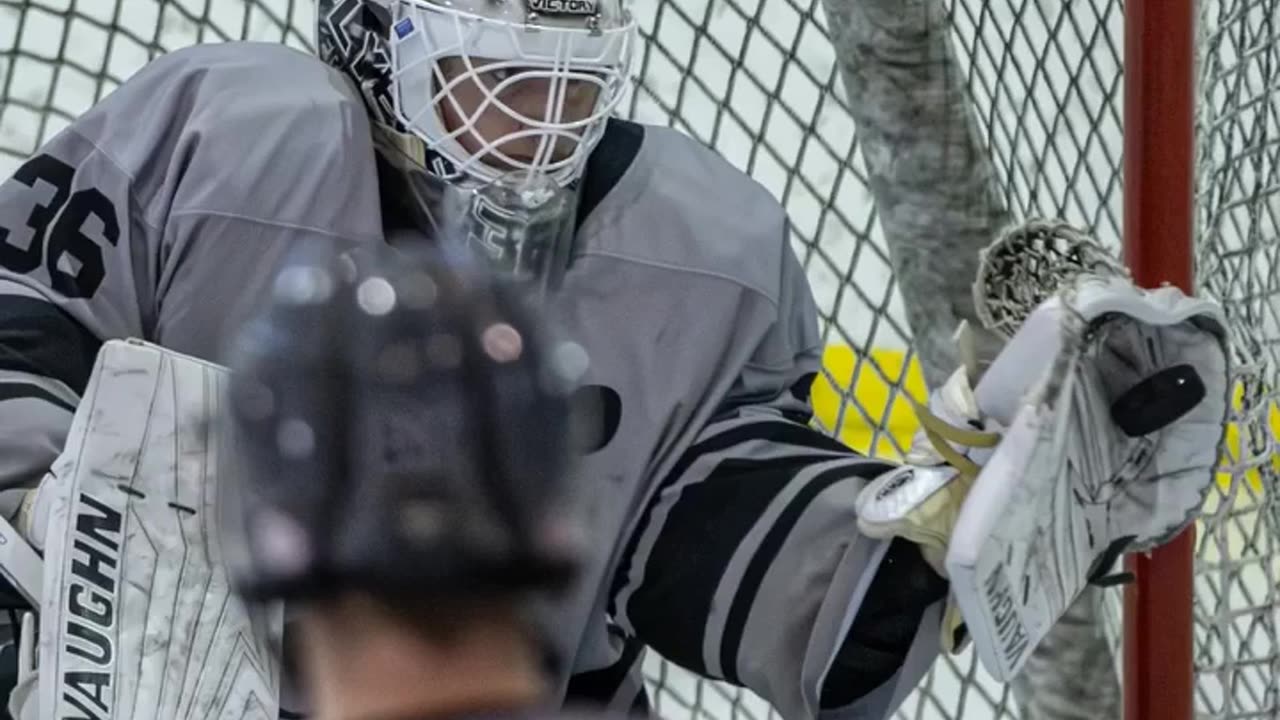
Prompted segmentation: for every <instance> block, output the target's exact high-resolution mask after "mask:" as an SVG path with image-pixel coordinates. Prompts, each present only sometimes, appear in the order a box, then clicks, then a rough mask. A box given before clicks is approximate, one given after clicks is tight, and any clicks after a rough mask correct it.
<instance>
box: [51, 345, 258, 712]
mask: <svg viewBox="0 0 1280 720" xmlns="http://www.w3.org/2000/svg"><path fill="white" fill-rule="evenodd" d="M226 374H227V373H226V371H225V370H224V369H223V368H220V367H218V366H216V365H212V364H209V363H205V362H202V361H199V360H196V359H194V358H190V357H186V356H183V355H179V354H177V353H173V352H169V351H167V350H164V349H162V348H159V347H156V346H153V345H148V344H145V343H141V342H138V341H127V342H125V341H112V342H108V343H106V344H105V345H103V347H102V350H101V351H100V353H99V355H98V359H97V363H96V365H95V366H94V369H93V374H92V376H91V377H90V381H89V384H88V387H87V388H86V390H85V394H84V398H83V400H82V401H81V403H80V406H79V408H78V409H77V411H76V415H75V418H74V420H73V422H72V427H71V431H70V433H69V436H68V440H67V446H66V449H65V450H64V452H63V453H62V455H61V456H60V457H59V459H58V461H57V462H56V463H55V465H54V468H53V471H52V472H51V474H50V476H49V477H48V478H46V481H45V482H46V483H47V486H46V487H43V488H42V490H41V492H42V493H51V502H50V503H49V507H50V510H49V525H48V527H47V530H46V553H45V560H46V566H45V575H44V602H43V609H44V612H43V613H42V614H41V618H40V645H39V655H40V665H39V692H38V701H39V705H40V714H39V716H40V717H88V718H96V719H98V720H107V719H108V718H181V717H193V718H194V717H198V718H226V719H228V720H230V719H232V718H234V719H235V720H241V719H242V718H243V719H247V720H253V719H256V718H261V719H262V720H275V718H276V715H277V703H278V700H277V692H278V687H279V666H278V661H277V659H276V657H275V653H273V652H271V651H270V648H269V644H270V637H271V636H270V634H269V633H270V631H271V629H272V628H274V630H275V632H276V633H277V636H278V632H279V626H280V623H281V618H280V617H279V615H278V613H273V615H272V617H270V618H261V617H256V616H255V615H252V614H251V613H250V611H249V609H248V608H246V606H245V605H243V604H242V602H241V601H240V600H239V599H238V598H237V597H236V596H235V595H234V594H233V593H232V592H231V590H230V587H229V584H228V579H227V575H226V573H225V571H224V570H223V568H222V562H221V558H220V556H219V552H218V548H217V541H216V539H217V533H216V531H215V527H214V521H215V515H216V512H215V496H214V493H215V490H216V487H215V480H216V478H217V475H218V470H219V467H218V457H219V453H220V448H219V435H220V433H219V432H218V424H217V423H211V422H209V418H211V417H212V415H213V413H214V412H215V411H216V409H217V404H218V403H219V401H220V398H221V396H222V388H223V386H224V383H225V380H226Z"/></svg>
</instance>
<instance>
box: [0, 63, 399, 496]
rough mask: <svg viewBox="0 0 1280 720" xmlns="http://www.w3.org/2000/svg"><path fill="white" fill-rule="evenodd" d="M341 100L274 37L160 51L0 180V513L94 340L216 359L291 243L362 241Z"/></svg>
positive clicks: (324, 70)
mask: <svg viewBox="0 0 1280 720" xmlns="http://www.w3.org/2000/svg"><path fill="white" fill-rule="evenodd" d="M377 198H378V186H377V177H376V170H375V166H374V157H373V149H372V140H371V138H370V133H369V128H368V124H367V120H366V118H365V112H364V109H363V105H362V103H361V101H360V99H359V97H358V95H357V94H356V93H355V92H354V91H353V90H352V89H351V88H349V87H348V86H347V85H346V84H345V83H344V81H342V80H341V79H340V76H338V75H337V74H336V73H335V72H333V71H332V70H330V69H329V68H328V67H326V66H325V65H324V64H323V63H321V62H320V61H318V60H317V59H315V58H313V57H310V56H307V55H304V54H302V53H298V52H296V51H293V50H290V49H287V48H284V47H281V46H277V45H274V44H254V43H228V44H219V45H207V46H197V47H194V48H189V49H186V50H181V51H178V52H174V53H171V54H169V55H165V56H163V57H161V58H159V59H157V60H155V61H153V62H152V63H150V64H149V65H147V66H146V67H145V68H143V69H142V70H141V71H139V73H138V74H136V75H135V76H133V77H132V78H130V79H129V81H127V82H126V83H125V84H124V85H122V86H121V87H120V88H118V89H117V90H116V91H115V92H113V93H112V94H110V95H108V96H107V97H106V98H104V99H103V100H102V101H101V102H99V103H98V104H97V105H95V106H94V107H93V108H91V109H90V110H89V111H88V112H86V113H85V114H84V115H83V116H81V117H80V118H78V119H77V120H76V121H75V122H73V123H72V124H71V125H70V126H69V127H67V128H66V129H65V130H64V131H63V132H61V133H59V134H58V135H57V136H55V137H54V138H52V139H51V140H50V141H49V142H48V143H46V144H45V145H44V146H43V147H41V148H40V149H39V150H38V151H37V153H36V154H35V155H33V156H32V157H31V158H29V159H28V160H27V161H26V162H24V163H23V164H22V165H21V166H20V167H19V168H18V170H17V171H16V172H15V173H14V174H13V176H12V177H10V178H8V179H7V180H5V181H4V182H3V184H0V511H5V512H8V511H11V510H12V509H13V507H14V494H13V493H5V492H3V491H4V490H9V489H13V488H22V487H29V486H32V485H34V484H35V483H36V482H38V481H39V479H40V477H42V476H43V474H44V472H45V471H46V470H47V469H48V468H49V466H50V464H51V463H52V461H53V459H54V458H55V457H56V456H57V454H58V453H59V452H60V451H61V448H62V444H63V441H64V439H65V435H66V432H67V429H68V427H69V425H70V421H71V417H72V414H73V412H74V409H75V406H76V403H77V402H78V398H79V394H80V393H81V392H82V391H83V389H84V386H85V383H86V382H87V379H88V377H89V373H90V371H91V369H92V367H93V362H94V359H95V357H96V354H97V351H98V348H99V347H100V345H101V344H102V343H103V342H104V341H106V340H109V339H114V338H126V337H140V338H144V339H147V340H150V341H153V342H157V343H159V344H162V345H165V346H166V347H169V348H171V349H174V350H177V351H180V352H184V353H188V354H192V355H196V356H199V357H203V358H206V359H211V360H215V361H217V360H219V359H220V358H219V349H220V347H221V343H222V338H223V336H224V334H225V332H226V331H227V330H228V329H229V327H230V325H231V324H232V323H234V322H235V321H236V319H237V318H238V317H239V315H240V313H241V312H243V311H244V310H245V309H247V308H248V307H250V306H252V304H253V302H254V299H255V298H256V297H258V296H260V295H261V293H264V292H267V291H269V289H270V278H271V277H272V276H273V271H274V269H275V267H276V266H277V265H278V264H279V262H280V260H281V258H282V257H283V256H284V255H286V254H288V253H289V252H291V251H293V250H294V249H296V248H298V247H300V246H303V245H307V244H325V245H333V246H335V247H337V248H345V247H347V246H350V245H352V244H355V243H358V242H369V241H378V240H379V239H380V236H381V218H380V209H379V203H378V199H377Z"/></svg>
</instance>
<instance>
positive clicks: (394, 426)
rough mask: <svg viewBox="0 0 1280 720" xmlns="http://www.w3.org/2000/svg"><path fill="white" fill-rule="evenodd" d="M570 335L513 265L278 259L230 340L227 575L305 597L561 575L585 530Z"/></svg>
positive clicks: (443, 588) (384, 257) (558, 578)
mask: <svg viewBox="0 0 1280 720" xmlns="http://www.w3.org/2000/svg"><path fill="white" fill-rule="evenodd" d="M566 348H567V349H568V350H569V351H570V352H569V353H568V356H570V357H573V358H577V359H580V358H583V357H585V355H583V354H582V353H581V351H580V350H578V349H577V347H576V346H573V345H571V344H565V343H561V344H558V345H555V346H552V345H549V344H548V341H547V340H546V338H545V336H544V333H543V330H542V328H541V327H540V326H539V323H538V322H536V321H535V319H534V318H533V317H531V315H530V314H529V312H528V311H527V310H526V308H525V307H524V305H523V304H522V303H521V302H520V300H519V297H518V294H516V293H513V291H512V290H511V289H510V288H509V287H508V286H507V285H506V284H505V283H504V282H502V281H498V280H493V279H489V277H488V276H487V275H478V274H472V273H469V272H466V271H463V270H460V269H459V267H458V266H457V265H456V264H454V263H452V262H449V261H446V260H444V259H442V256H441V255H435V254H433V255H431V256H426V255H415V256H412V257H409V256H406V255H404V254H402V253H399V252H396V251H394V250H391V249H389V248H386V247H383V246H379V247H378V248H376V249H375V250H370V251H365V252H364V253H363V254H362V255H360V256H358V257H355V258H352V257H351V256H345V257H344V258H342V259H341V260H340V261H335V260H332V259H330V258H329V257H327V256H325V255H324V254H323V253H321V254H320V255H318V256H316V257H309V258H298V259H295V260H294V261H293V262H291V263H289V264H287V265H286V266H285V267H284V269H282V270H281V271H280V273H279V274H278V276H277V277H276V279H275V283H274V289H273V295H272V299H271V302H270V303H269V306H268V308H267V309H266V311H265V312H263V313H262V314H261V315H259V316H258V317H257V318H256V319H254V320H252V321H251V322H249V323H247V324H246V325H245V327H244V328H243V330H242V331H241V332H240V333H239V334H238V336H237V337H236V339H235V341H234V342H233V343H232V345H231V354H230V357H231V371H232V375H231V383H230V391H229V394H228V397H229V400H228V402H229V410H228V412H226V413H225V415H226V417H227V418H228V423H229V426H230V427H229V428H228V430H229V432H228V433H226V435H227V437H228V438H229V441H230V445H229V447H228V453H227V454H226V455H225V457H226V458H227V460H226V462H228V463H232V464H233V465H234V466H235V467H236V471H235V472H233V473H230V477H232V478H233V479H238V482H236V481H232V482H229V483H227V486H226V487H225V489H224V493H223V500H222V508H223V510H222V516H223V519H222V527H223V528H224V532H226V533H227V535H228V536H229V537H228V539H229V540H230V542H227V543H224V545H225V546H226V555H227V562H228V567H229V568H230V571H231V576H232V579H233V582H235V584H236V585H237V587H238V588H239V589H240V591H241V592H242V593H243V594H245V595H246V596H248V597H250V598H257V599H272V598H284V599H292V598H304V599H305V598H316V597H322V596H325V595H331V594H333V593H335V592H337V591H341V590H346V589H358V590H364V591H368V592H371V593H374V594H377V595H380V596H383V597H397V596H407V597H410V598H414V597H418V596H423V595H428V596H429V595H431V594H433V593H439V594H448V595H452V596H458V595H461V596H463V597H468V596H476V595H495V594H509V593H514V592H518V591H521V590H525V589H554V588H555V587H558V586H560V585H561V584H563V583H564V582H567V581H568V580H570V579H571V578H572V575H573V572H574V570H575V569H576V567H577V564H578V562H579V557H580V551H581V550H582V547H583V545H582V543H581V542H580V541H579V538H580V534H579V531H578V526H577V524H576V520H577V518H576V515H575V514H573V513H572V512H570V511H569V509H568V508H569V505H568V502H569V498H568V496H567V495H566V493H564V492H563V490H564V482H565V479H566V475H567V473H566V462H567V458H568V456H569V438H568V433H569V423H568V410H567V407H568V401H567V399H566V398H567V396H568V390H569V389H570V386H571V385H572V382H573V379H572V378H571V377H569V372H568V371H567V370H566V369H565V368H566V367H570V366H567V365H565V364H564V363H562V362H561V363H557V362H555V361H554V358H563V357H565V356H566V354H565V353H566ZM571 365H572V367H576V368H578V370H579V371H580V370H581V369H582V366H583V364H582V363H581V362H577V363H573V364H571Z"/></svg>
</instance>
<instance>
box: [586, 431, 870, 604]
mask: <svg viewBox="0 0 1280 720" xmlns="http://www.w3.org/2000/svg"><path fill="white" fill-rule="evenodd" d="M752 441H768V442H772V443H776V444H777V445H778V446H779V448H780V449H784V450H785V449H794V450H796V451H800V450H805V449H810V450H826V451H831V452H833V453H840V454H845V455H848V456H849V457H850V458H854V457H857V456H856V455H854V453H853V451H852V450H850V449H849V448H848V447H846V446H845V445H843V444H841V443H840V442H839V441H837V440H835V439H833V438H830V437H828V436H826V435H824V434H822V433H821V432H818V431H817V430H814V429H813V428H811V427H808V426H807V425H799V424H796V423H793V422H789V421H787V420H784V419H781V418H779V419H776V420H773V419H770V420H761V421H760V422H753V423H750V424H746V425H734V426H732V427H730V428H729V429H727V430H724V431H722V432H718V433H717V432H713V433H712V434H711V435H709V436H708V437H706V439H704V440H701V441H700V442H698V443H697V444H695V445H694V446H693V447H691V448H689V449H688V450H686V451H685V453H684V455H682V456H681V457H680V460H679V461H677V462H676V465H675V467H674V468H672V470H671V472H670V473H668V474H667V476H666V477H664V478H663V479H662V482H661V483H659V484H658V487H657V488H656V489H655V490H654V493H653V495H652V497H650V499H649V502H648V503H647V504H646V505H645V508H644V510H643V511H642V512H641V514H640V520H639V522H638V523H637V524H636V526H635V529H634V530H633V531H632V533H631V536H630V537H629V538H627V542H626V546H625V547H624V548H623V552H622V556H621V558H620V559H619V563H618V569H617V572H616V573H615V574H614V579H613V584H612V586H611V588H610V598H609V612H611V613H616V612H617V605H616V598H617V595H618V593H619V592H621V590H622V588H623V587H624V586H625V585H626V583H627V578H628V577H629V576H630V573H631V565H632V562H633V557H634V556H635V552H636V548H637V547H638V546H639V544H640V537H641V535H643V533H644V531H645V528H647V527H648V526H649V523H650V522H651V521H652V519H653V511H654V507H655V504H656V503H658V502H659V501H660V499H661V497H662V492H663V491H664V490H666V489H667V488H669V487H671V486H672V485H674V484H675V483H677V482H679V481H680V478H682V477H684V474H685V473H686V472H688V470H689V468H690V467H691V466H692V465H693V464H694V463H695V462H697V461H698V460H699V459H700V458H702V457H703V456H705V455H708V454H711V453H717V452H724V451H725V450H728V449H730V448H732V447H734V446H736V445H741V444H744V443H748V442H752ZM828 459H830V458H828Z"/></svg>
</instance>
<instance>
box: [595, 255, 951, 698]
mask: <svg viewBox="0 0 1280 720" xmlns="http://www.w3.org/2000/svg"><path fill="white" fill-rule="evenodd" d="M783 253H784V255H785V256H786V257H785V258H784V259H783V262H782V263H781V265H782V267H783V271H782V272H783V278H782V284H781V286H780V287H781V292H780V296H779V297H780V300H779V302H778V306H777V312H776V322H775V323H774V325H773V327H771V328H770V329H769V331H768V333H767V334H766V336H765V337H764V339H763V341H762V342H761V343H760V345H759V347H758V348H757V350H756V352H755V356H754V358H753V361H752V362H751V363H750V364H749V365H748V366H747V367H746V368H745V369H744V370H743V372H742V373H741V375H740V377H739V378H738V381H737V383H736V385H735V387H734V390H733V392H732V393H730V396H729V398H728V399H727V401H726V402H725V403H724V404H723V406H722V407H721V408H720V411H719V412H718V414H717V417H716V418H715V419H713V420H712V421H711V422H710V423H709V424H708V425H707V426H706V427H705V428H704V429H703V430H702V431H701V433H700V435H699V437H698V439H697V441H696V442H695V443H694V444H693V445H692V446H691V447H690V448H689V449H688V450H687V451H685V453H684V455H683V456H682V457H681V458H680V460H679V462H678V463H677V464H676V466H675V469H674V470H673V471H672V472H671V473H669V474H668V475H667V476H666V477H665V478H663V479H662V480H661V481H660V485H659V489H658V490H657V492H656V494H655V495H653V496H652V499H651V500H650V502H649V504H648V506H647V507H646V508H645V510H644V511H643V516H642V517H641V519H640V522H639V525H638V528H637V530H636V531H635V533H634V534H633V536H632V537H631V538H630V540H629V542H628V544H627V547H626V550H625V551H624V554H623V559H622V561H621V564H620V566H619V569H618V572H617V575H616V577H615V579H614V584H613V589H612V594H611V597H612V601H613V605H612V611H613V613H614V616H615V619H616V621H617V622H618V624H619V625H620V626H621V627H622V628H623V630H624V631H626V632H628V633H632V634H634V635H635V636H636V637H638V638H639V639H640V640H641V641H643V642H644V643H646V644H648V645H651V646H652V647H654V648H655V649H656V650H658V651H659V652H660V653H661V654H662V655H663V656H665V657H666V658H668V659H670V660H672V661H674V662H675V663H677V664H679V665H681V666H683V667H685V668H687V669H689V670H692V671H694V672H697V673H698V674H701V675H705V676H708V677H712V678H717V679H722V680H727V681H729V682H731V683H734V684H738V685H744V686H746V687H749V688H750V689H752V690H754V691H755V692H757V693H758V694H760V695H761V696H763V697H764V698H766V699H767V700H769V701H770V702H771V703H772V704H773V705H774V706H775V707H776V708H778V710H779V712H780V713H781V714H782V716H783V717H793V718H817V717H824V718H825V717H859V718H862V717H882V716H884V717H887V716H888V711H889V708H891V707H893V706H895V705H896V704H897V703H898V702H901V700H902V698H903V697H904V696H905V693H906V692H908V691H910V689H911V688H913V687H914V686H915V684H916V682H917V681H918V680H919V679H920V677H921V676H922V675H923V673H924V671H925V669H927V667H928V665H929V664H930V663H931V662H932V660H933V659H934V657H935V655H936V651H937V647H938V619H939V617H940V615H939V612H940V601H941V600H942V598H943V597H944V595H945V591H946V590H945V588H946V586H945V583H944V581H943V580H942V579H941V578H939V577H938V576H937V575H936V574H934V573H933V571H932V570H931V569H929V567H928V566H927V564H926V563H925V562H924V561H923V559H922V558H921V557H920V556H919V553H918V552H917V551H916V549H915V546H914V545H910V544H908V543H890V542H884V541H874V540H871V539H868V538H865V537H863V536H861V535H860V534H859V533H858V531H857V528H856V518H855V516H854V498H855V497H856V495H857V493H858V491H859V490H861V488H862V487H863V486H864V485H865V484H866V482H867V481H868V480H870V479H872V478H874V477H876V476H877V475H879V474H880V473H882V472H883V471H885V470H886V469H888V466H887V465H886V464H885V463H882V462H879V461H875V460H871V459H868V458H865V457H862V456H860V455H858V454H856V453H854V452H853V451H852V450H850V449H849V448H847V447H845V446H844V445H842V444H840V443H839V442H837V441H835V440H833V439H831V438H830V437H828V436H826V435H825V434H823V433H822V432H820V431H818V430H816V429H814V428H813V427H811V426H810V424H809V422H810V416H811V410H810V406H809V403H808V391H809V387H810V385H811V384H812V382H813V379H814V377H815V373H816V372H817V371H818V369H819V362H820V351H821V348H820V338H819V334H818V331H817V314H816V309H815V307H814V304H813V300H812V297H811V295H810V292H809V289H808V285H807V282H806V280H805V278H804V274H803V271H802V270H801V268H800V266H799V263H798V262H797V261H796V259H795V258H794V256H793V255H792V253H791V252H790V251H789V250H788V249H785V248H784V250H783Z"/></svg>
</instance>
